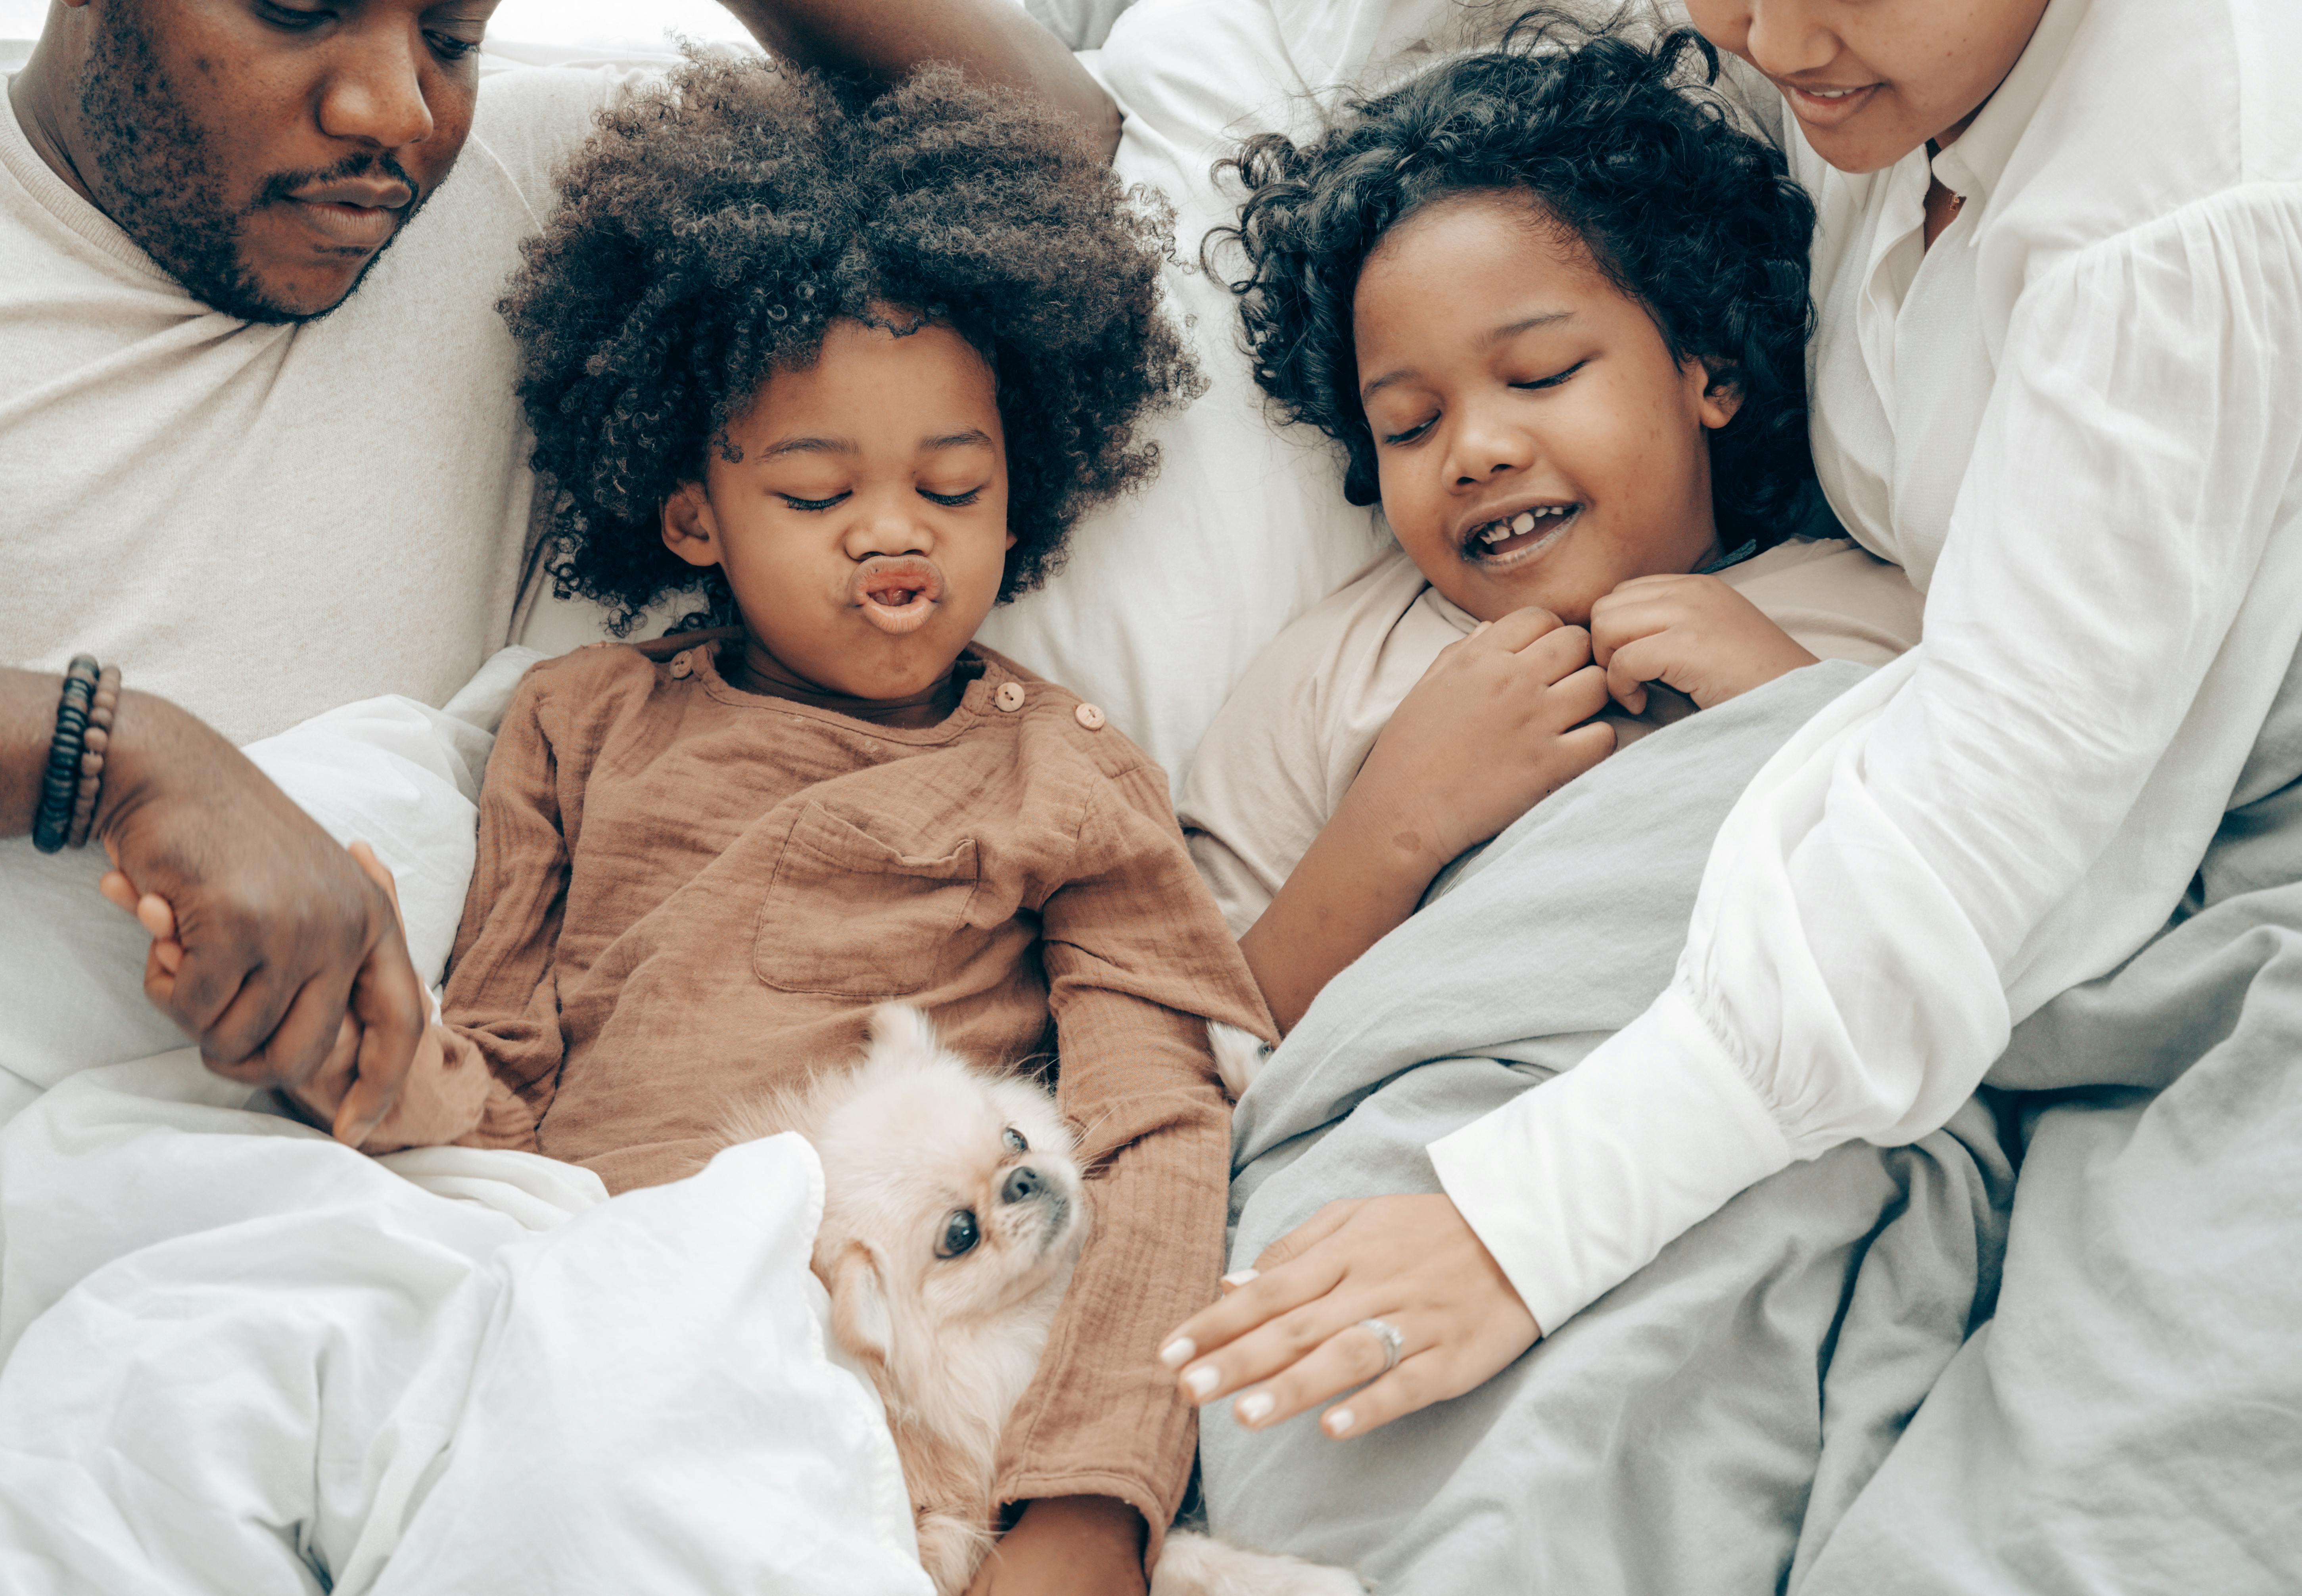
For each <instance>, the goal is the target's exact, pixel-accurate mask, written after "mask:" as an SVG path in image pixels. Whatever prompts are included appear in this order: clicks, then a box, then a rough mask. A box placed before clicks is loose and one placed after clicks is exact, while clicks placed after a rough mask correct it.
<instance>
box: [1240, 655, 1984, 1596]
mask: <svg viewBox="0 0 2302 1596" xmlns="http://www.w3.org/2000/svg"><path fill="white" fill-rule="evenodd" d="M1860 674H1861V673H1860V671H1859V670H1858V669H1857V668H1855V667H1852V666H1845V665H1824V666H1818V667H1813V668H1809V669H1806V670H1802V671H1799V672H1795V673H1794V674H1793V675H1791V676H1785V677H1783V678H1782V679H1780V680H1778V681H1777V682H1775V683H1773V684H1771V685H1769V686H1768V687H1766V688H1763V689H1761V690H1760V691H1758V692H1755V693H1749V694H1746V695H1745V696H1743V697H1742V698H1739V699H1736V700H1735V701H1732V702H1730V703H1728V704H1726V705H1723V706H1721V707H1720V708H1718V709H1716V710H1709V711H1706V712H1705V713H1703V714H1701V715H1698V716H1695V717H1693V718H1691V719H1688V720H1684V721H1682V722H1680V723H1679V724H1678V725H1676V726H1674V727H1670V728H1668V730H1666V731H1663V732H1660V733H1658V734H1656V735H1652V736H1650V737H1648V738H1646V739H1644V740H1643V741H1642V742H1639V743H1634V744H1633V745H1632V746H1631V747H1629V748H1628V749H1626V750H1625V751H1624V752H1622V753H1621V754H1619V755H1617V757H1615V758H1614V759H1611V760H1608V761H1606V762H1605V763H1604V764H1602V765H1600V767H1598V769H1595V770H1593V771H1592V772H1591V773H1590V774H1589V775H1587V776H1585V777H1583V778H1582V779H1581V780H1579V781H1577V782H1575V783H1574V784H1573V785H1570V786H1568V787H1567V788H1565V789H1564V790H1562V791H1561V792H1559V793H1558V794H1556V795H1554V796H1553V797H1552V798H1551V799H1550V800H1549V801H1547V802H1544V803H1542V804H1541V805H1539V806H1538V807H1537V808H1536V809H1534V810H1533V811H1531V812H1530V813H1529V814H1528V815H1527V816H1525V818H1524V819H1521V820H1520V821H1519V822H1518V823H1517V824H1516V826H1514V827H1511V828H1510V829H1509V830H1508V831H1507V832H1505V833H1504V834H1503V835H1502V836H1500V837H1499V838H1497V839H1496V840H1495V842H1493V843H1492V844H1489V846H1488V847H1487V848H1486V849H1485V850H1484V851H1483V853H1480V854H1478V855H1477V856H1476V857H1474V859H1472V860H1471V861H1468V862H1467V863H1466V865H1464V866H1463V867H1461V868H1460V869H1458V871H1457V872H1456V873H1455V874H1454V875H1453V876H1452V877H1451V878H1449V879H1448V880H1447V881H1445V882H1443V883H1442V884H1441V888H1440V889H1439V890H1438V892H1437V893H1436V894H1435V895H1434V896H1433V898H1432V901H1431V902H1429V903H1426V905H1425V906H1424V908H1423V909H1422V910H1421V911H1419V912H1418V913H1417V914H1416V916H1415V918H1414V919H1413V920H1410V921H1409V922H1408V923H1407V925H1405V926H1403V927H1401V928H1399V930H1398V931H1396V932H1394V933H1393V934H1392V935H1391V936H1390V937H1387V938H1385V939H1384V941H1383V942H1382V944H1381V945H1379V946H1377V947H1376V948H1374V950H1372V951H1371V952H1370V953H1368V954H1367V955H1366V956H1365V958H1364V959H1362V960H1360V961H1359V962H1357V964H1355V965H1353V966H1352V967H1351V969H1350V970H1348V971H1347V972H1345V974H1344V975H1343V976H1341V977H1340V978H1339V979H1337V980H1336V981H1335V982H1333V983H1332V985H1331V986H1330V987H1329V988H1328V989H1327V991H1326V992H1325V993H1323V995H1321V996H1320V998H1319V1000H1318V1002H1317V1003H1316V1004H1314V1005H1313V1006H1312V1009H1311V1011H1310V1012H1309V1013H1307V1014H1306V1015H1305V1017H1304V1019H1303V1021H1302V1023H1301V1024H1300V1025H1299V1026H1298V1027H1297V1029H1295V1031H1294V1032H1293V1033H1292V1034H1290V1036H1289V1037H1288V1039H1287V1041H1286V1043H1285V1044H1284V1045H1283V1046H1281V1048H1280V1049H1279V1050H1278V1051H1277V1052H1276V1053H1275V1054H1273V1056H1272V1058H1271V1060H1270V1062H1269V1063H1267V1064H1266V1065H1265V1067H1264V1071H1263V1073H1262V1074H1261V1075H1260V1076H1259V1077H1258V1078H1257V1079H1256V1083H1255V1085H1254V1086H1253V1087H1252V1088H1250V1089H1249V1090H1248V1093H1247V1094H1246V1096H1245V1097H1244V1098H1243V1099H1242V1100H1241V1101H1240V1103H1239V1112H1238V1115H1237V1119H1236V1121H1235V1122H1234V1132H1235V1137H1236V1143H1237V1151H1236V1154H1235V1160H1236V1163H1237V1171H1236V1178H1235V1180H1234V1185H1233V1193H1234V1197H1233V1205H1234V1214H1235V1215H1236V1218H1237V1225H1238V1230H1237V1236H1236V1245H1235V1247H1234V1259H1235V1261H1236V1262H1238V1263H1246V1262H1248V1261H1251V1260H1252V1259H1253V1258H1254V1257H1255V1256H1256V1254H1257V1253H1258V1252H1260V1251H1261V1250H1262V1248H1263V1247H1265V1246H1266V1245H1268V1244H1269V1243H1270V1242H1271V1241H1273V1240H1274V1239H1277V1238H1278V1237H1279V1236H1281V1235H1282V1234H1284V1233H1285V1232H1286V1231H1289V1230H1290V1229H1292V1228H1293V1227H1294V1226H1296V1225H1297V1224H1299V1223H1300V1222H1303V1221H1304V1220H1306V1219H1308V1218H1309V1217H1310V1216H1311V1215H1312V1214H1315V1212H1317V1211H1318V1209H1319V1208H1320V1207H1321V1206H1322V1205H1323V1204H1325V1203H1327V1202H1328V1201H1330V1200H1332V1199H1334V1198H1337V1197H1357V1196H1370V1195H1374V1194H1376V1193H1380V1192H1396V1191H1433V1190H1436V1189H1438V1187H1437V1181H1436V1180H1435V1178H1434V1176H1433V1175H1432V1170H1431V1165H1430V1162H1429V1160H1428V1158H1427V1157H1426V1156H1425V1155H1424V1151H1423V1149H1424V1146H1425V1145H1426V1144H1427V1143H1429V1142H1431V1141H1432V1140H1433V1139H1435V1138H1438V1137H1440V1136H1441V1135H1444V1134H1445V1133H1446V1132H1448V1131H1449V1130H1454V1129H1455V1128H1456V1127H1458V1126H1459V1125H1462V1124H1464V1123H1466V1122H1467V1121H1470V1120H1471V1119H1473V1118H1474V1117H1476V1116H1478V1115H1480V1114H1483V1113H1487V1112H1488V1111H1489V1110H1491V1109H1492V1108H1494V1107H1495V1106H1496V1105H1499V1104H1500V1103H1502V1102H1504V1101H1505V1100H1506V1099H1508V1098H1509V1097H1511V1096H1515V1095H1516V1094H1517V1093H1520V1092H1523V1091H1525V1090H1527V1089H1528V1088H1531V1087H1533V1086H1534V1085H1535V1084H1536V1083H1537V1082H1539V1081H1541V1080H1542V1079H1545V1078H1547V1077H1548V1076H1549V1075H1550V1074H1551V1073H1553V1072H1554V1071H1558V1070H1562V1069H1566V1068H1568V1067H1570V1066H1572V1065H1573V1064H1574V1063H1576V1062H1577V1061H1578V1060H1579V1059H1581V1058H1582V1057H1583V1056H1584V1054H1586V1053H1588V1052H1589V1051H1590V1050H1591V1049H1592V1047H1594V1046H1597V1045H1598V1043H1599V1042H1600V1040H1601V1039H1603V1038H1604V1037H1606V1036H1608V1035H1609V1034H1610V1033H1611V1032H1613V1031H1614V1030H1616V1029H1618V1028H1620V1027H1621V1026H1623V1025H1624V1024H1626V1023H1627V1022H1628V1021H1630V1020H1631V1019H1633V1018H1634V1017H1635V1016H1636V1015H1637V1014H1638V1013H1639V1012H1640V1011H1641V1010H1642V1009H1643V1008H1645V1007H1646V1005H1647V1004H1649V1003H1650V1002H1651V1000H1652V999H1653V998H1654V996H1655V995H1656V994H1657V993H1659V991H1660V990H1661V989H1662V987H1663V986H1664V984H1665V983H1666V982H1667V981H1668V979H1669V976H1670V972H1671V970H1672V967H1673V965H1674V964H1675V962H1676V959H1677V955H1678V950H1679V947H1680V945H1681V944H1682V943H1683V942H1684V938H1685V933H1686V925H1687V920H1688V916H1689V913H1690V912H1691V911H1692V909H1693V901H1694V892H1695V888H1696V886H1697V885H1698V883H1699V882H1700V880H1701V873H1702V866H1703V861H1704V860H1705V858H1706V857H1707V856H1708V854H1709V853H1710V841H1711V838H1712V836H1714V835H1715V834H1716V832H1717V830H1718V824H1719V822H1720V821H1721V820H1722V819H1724V818H1725V816H1726V813H1727V810H1728V809H1729V808H1730V807H1731V806H1732V805H1733V803H1734V801H1735V797H1736V795H1737V794H1740V793H1741V791H1742V790H1743V786H1744V785H1746V784H1747V783H1748V781H1749V780H1750V777H1752V774H1753V773H1754V772H1755V771H1756V770H1757V769H1758V768H1759V766H1760V764H1762V763H1763V762H1764V761H1765V760H1766V759H1767V757H1768V756H1769V754H1771V753H1772V752H1774V750H1775V748H1776V747H1777V745H1779V744H1780V743H1781V742H1782V741H1783V739H1784V738H1785V737H1786V736H1787V735H1789V734H1790V732H1791V731H1792V730H1793V729H1794V728H1795V727H1797V726H1798V725H1800V724H1801V723H1802V722H1803V721H1804V720H1805V719H1806V718H1807V717H1808V716H1810V715H1811V714H1812V713H1813V711H1814V710H1816V709H1817V708H1819V706H1820V705H1821V704H1823V703H1824V702H1826V701H1828V700H1829V699H1830V698H1832V697H1833V696H1835V695H1836V693H1839V692H1841V691H1843V690H1844V688H1845V687H1846V686H1847V685H1850V684H1851V683H1852V682H1853V681H1854V680H1856V679H1857V678H1858V677H1859V676H1860ZM2011 1187H2012V1174H2011V1171H2010V1169H2009V1167H2008V1163H2007V1161H2006V1158H2005V1156H2004V1153H2003V1151H2002V1149H2001V1147H2000V1143H1999V1138H1998V1135H1997V1128H1996V1126H1995V1123H1994V1121H1993V1118H1992V1115H1991V1114H1990V1113H1988V1112H1987V1111H1986V1110H1985V1109H1984V1108H1982V1107H1981V1106H1979V1105H1969V1106H1968V1107H1967V1108H1966V1109H1964V1110H1962V1112H1961V1113H1960V1114H1959V1115H1958V1116H1957V1117H1956V1118H1954V1119H1953V1121H1952V1122H1951V1124H1950V1125H1949V1126H1948V1127H1946V1128H1945V1129H1944V1130H1940V1131H1937V1132H1936V1133H1935V1134H1934V1135H1931V1136H1928V1137H1927V1138H1924V1139H1923V1140H1921V1141H1920V1142H1919V1143H1918V1144H1916V1145H1915V1146H1912V1147H1899V1148H1894V1149H1879V1148H1876V1147H1868V1146H1854V1147H1842V1148H1840V1149H1838V1150H1837V1151H1836V1152H1834V1153H1832V1154H1830V1155H1827V1156H1826V1157H1823V1158H1821V1159H1819V1160H1817V1161H1816V1162H1814V1163H1806V1164H1801V1165H1799V1166H1797V1167H1795V1168H1794V1169H1791V1170H1788V1171H1785V1172H1783V1173H1782V1174H1780V1175H1777V1176H1776V1177H1775V1178H1774V1179H1772V1180H1768V1181H1765V1182H1763V1183H1761V1184H1760V1185H1759V1186H1757V1187H1755V1188H1753V1189H1751V1190H1750V1191H1748V1192H1745V1193H1744V1194H1743V1196H1741V1197H1737V1198H1736V1199H1735V1201H1733V1202H1731V1203H1729V1204H1728V1205H1727V1206H1726V1207H1725V1208H1723V1209H1721V1210H1720V1211H1719V1212H1718V1214H1715V1215H1714V1216H1712V1217H1711V1218H1710V1220H1708V1221H1706V1222H1704V1223H1702V1224H1701V1225H1699V1226H1697V1227H1696V1228H1695V1229H1694V1230H1693V1231H1690V1232H1688V1233H1687V1235H1685V1236H1684V1237H1683V1238H1681V1239H1679V1240H1678V1241H1677V1242H1676V1243H1674V1244H1673V1245H1672V1246H1671V1247H1669V1248H1668V1249H1667V1250H1666V1251H1665V1252H1664V1253H1663V1255H1662V1256H1661V1257H1660V1258H1659V1259H1658V1260H1657V1261H1656V1262H1655V1263H1654V1264H1652V1265H1651V1267H1649V1268H1648V1269H1646V1270H1644V1271H1642V1273H1640V1274H1639V1275H1638V1276H1637V1277H1635V1278H1634V1279H1633V1280H1632V1281H1628V1282H1627V1283H1626V1284H1625V1285H1623V1286H1621V1287H1619V1288H1617V1289H1616V1290H1614V1291H1612V1292H1610V1293H1609V1294H1608V1295H1607V1296H1606V1297H1605V1298H1601V1299H1600V1301H1599V1302H1597V1303H1595V1304H1593V1305H1592V1306H1591V1307H1590V1308H1588V1309H1586V1310H1585V1311H1584V1313H1583V1314H1581V1315H1578V1316H1577V1317H1576V1318H1575V1320H1574V1321H1572V1322H1571V1323H1568V1324H1567V1325H1566V1326H1564V1327H1563V1328H1562V1329H1561V1330H1560V1331H1558V1333H1557V1334H1555V1335H1553V1336H1551V1337H1550V1339H1549V1340H1546V1341H1544V1342H1542V1344H1541V1345H1540V1346H1539V1347H1538V1348H1537V1349H1536V1350H1535V1351H1534V1352H1533V1353H1532V1354H1530V1355H1529V1356H1527V1357H1524V1358H1521V1359H1520V1360H1519V1361H1518V1362H1517V1363H1516V1365H1513V1366H1512V1367H1511V1368H1510V1369H1508V1370H1507V1371H1505V1372H1504V1373H1502V1374H1501V1375H1500V1376H1498V1377H1497V1378H1496V1379H1494V1380H1492V1381H1490V1382H1488V1383H1487V1384H1486V1385H1485V1386H1484V1387H1483V1388H1482V1389H1480V1390H1477V1391H1475V1392H1474V1393H1472V1394H1471V1395H1469V1396H1466V1397H1464V1398H1462V1399H1458V1400H1456V1401H1453V1402H1448V1403H1442V1404H1441V1405H1439V1406H1437V1407H1432V1408H1429V1409H1426V1410H1424V1412H1423V1413H1420V1414H1417V1415H1413V1416H1411V1417H1409V1418H1407V1419H1404V1420H1401V1421H1399V1422H1398V1423H1396V1424H1391V1425H1390V1426H1389V1427H1387V1428H1386V1429H1384V1430H1382V1431H1380V1432H1376V1433H1374V1434H1373V1435H1369V1436H1366V1437H1365V1438H1363V1439H1360V1440H1357V1441H1348V1442H1343V1443H1337V1442H1332V1441H1327V1440H1325V1439H1324V1438H1323V1436H1321V1435H1320V1434H1319V1433H1318V1432H1317V1431H1316V1429H1315V1426H1314V1420H1313V1418H1312V1417H1310V1416H1306V1417H1304V1418H1300V1419H1298V1420H1296V1421H1294V1422H1292V1423H1291V1424H1286V1425H1283V1426H1281V1427H1280V1428H1279V1429H1277V1430H1275V1431H1270V1432H1263V1433H1261V1434H1249V1433H1248V1432H1244V1431H1241V1430H1239V1428H1237V1427H1236V1426H1235V1425H1233V1424H1231V1422H1230V1420H1229V1417H1228V1415H1227V1414H1226V1413H1224V1412H1223V1411H1222V1410H1221V1409H1220V1408H1219V1407H1218V1408H1214V1409H1210V1410H1209V1411H1208V1414H1207V1416H1206V1423H1205V1424H1204V1427H1203V1429H1202V1432H1201V1449H1202V1458H1203V1465H1204V1470H1205V1480H1206V1498H1207V1505H1208V1511H1209V1516H1210V1519H1211V1521H1212V1523H1213V1525H1214V1529H1215V1531H1216V1532H1217V1533H1221V1534H1224V1535H1227V1536H1232V1537H1235V1538H1237V1539H1239V1540H1241V1541H1246V1542H1248V1543H1249V1544H1255V1545H1262V1546H1267V1547H1272V1548H1274V1549H1280V1550H1289V1551H1295V1552H1299V1553H1301V1554H1303V1555H1305V1556H1306V1557H1310V1558H1315V1559H1318V1560H1321V1561H1326V1562H1335V1563H1344V1564H1349V1565H1352V1566H1355V1567H1357V1568H1358V1569H1359V1570H1360V1572H1361V1573H1362V1574H1364V1575H1366V1576H1367V1577H1368V1578H1369V1579H1370V1580H1372V1581H1373V1582H1374V1583H1375V1584H1376V1586H1377V1588H1378V1589H1381V1590H1383V1591H1399V1592H1414V1593H1415V1596H1426V1593H1430V1596H1437V1593H1439V1592H1466V1593H1467V1592H1503V1591H1512V1592H1516V1591H1562V1592H1578V1593H1587V1596H1599V1593H1601V1592H1631V1591H1638V1592H1700V1591H1751V1592H1758V1591H1771V1590H1774V1589H1777V1587H1778V1586H1779V1585H1780V1583H1781V1582H1782V1579H1783V1577H1784V1575H1785V1572H1786V1571H1787V1570H1788V1569H1789V1568H1790V1567H1791V1565H1792V1559H1793V1557H1794V1552H1795V1550H1796V1547H1797V1545H1798V1541H1799V1538H1800V1536H1801V1534H1802V1532H1803V1533H1807V1534H1810V1535H1817V1536H1819V1534H1820V1533H1822V1531H1823V1530H1824V1529H1825V1528H1827V1526H1828V1525H1831V1524H1833V1523H1835V1522H1836V1519H1837V1517H1838V1516H1839V1515H1840V1514H1841V1513H1843V1512H1844V1509H1845V1508H1846V1506H1847V1503H1848V1502H1849V1501H1850V1500H1851V1499H1853V1495H1854V1493H1855V1492H1856V1491H1858V1490H1860V1488H1861V1485H1862V1484H1863V1483H1864V1482H1865V1481H1867V1480H1868V1479H1869V1476H1870V1475H1871V1474H1872V1473H1873V1472H1874V1471H1875V1470H1876V1468H1877V1467H1878V1460H1879V1458H1880V1457H1882V1456H1883V1455H1884V1454H1885V1452H1886V1449H1887V1448H1888V1447H1889V1446H1890V1445H1892V1443H1893V1441H1894V1440H1895V1436H1896V1435H1897V1434H1898V1433H1899V1432H1901V1430H1902V1428H1903V1424H1905V1423H1906V1422H1907V1420H1908V1419H1909V1416H1910V1415H1911V1411H1912V1409H1914V1408H1915V1407H1917V1406H1918V1404H1919V1402H1920V1399H1922V1398H1923V1397H1924V1396H1925V1395H1926V1393H1927V1390H1928V1388H1929V1387H1930V1386H1931V1385H1932V1384H1933V1383H1934V1382H1935V1379H1936V1377H1937V1375H1938V1374H1939V1373H1941V1371H1942V1369H1943V1367H1944V1366H1945V1364H1947V1363H1948V1362H1949V1361H1950V1360H1951V1358H1952V1357H1953V1354H1955V1353H1956V1352H1957V1350H1958V1349H1959V1347H1960V1345H1961V1344H1962V1342H1963V1341H1964V1340H1966V1338H1967V1335H1968V1332H1969V1331H1970V1329H1971V1328H1972V1327H1973V1325H1974V1324H1975V1323H1977V1322H1978V1321H1979V1320H1980V1319H1982V1318H1983V1317H1985V1316H1987V1314H1988V1312H1989V1308H1990V1290H1991V1287H1992V1284H1993V1282H1994V1281H1995V1279H1996V1277H1997V1266H1998V1258H1999V1255H2000V1252H2001V1250H2002V1247H2003V1245H2004V1230H2005V1215H2006V1209H2007V1204H2008V1201H2009V1198H2010V1195H2011Z"/></svg>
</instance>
